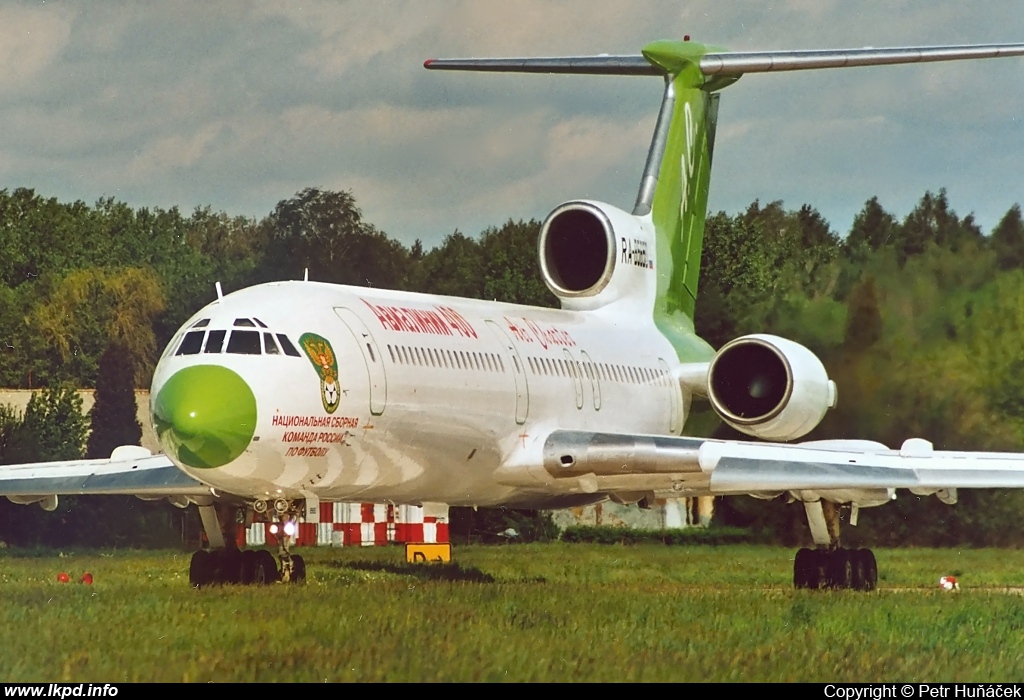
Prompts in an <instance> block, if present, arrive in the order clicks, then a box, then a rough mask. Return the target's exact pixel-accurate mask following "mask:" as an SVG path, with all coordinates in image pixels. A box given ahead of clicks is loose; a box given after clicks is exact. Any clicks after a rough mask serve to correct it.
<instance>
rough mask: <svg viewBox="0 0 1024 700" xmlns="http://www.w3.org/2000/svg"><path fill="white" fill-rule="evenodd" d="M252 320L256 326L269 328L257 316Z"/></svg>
mask: <svg viewBox="0 0 1024 700" xmlns="http://www.w3.org/2000/svg"><path fill="white" fill-rule="evenodd" d="M252 320H253V321H255V322H256V325H257V326H259V327H260V328H266V327H267V324H265V323H264V322H263V321H261V320H259V319H258V318H256V317H255V316H253V317H252Z"/></svg>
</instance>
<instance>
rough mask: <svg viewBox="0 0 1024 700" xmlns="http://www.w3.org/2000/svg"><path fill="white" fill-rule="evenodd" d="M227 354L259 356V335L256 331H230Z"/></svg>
mask: <svg viewBox="0 0 1024 700" xmlns="http://www.w3.org/2000/svg"><path fill="white" fill-rule="evenodd" d="M235 323H237V321H236V322H235ZM228 352H230V353H234V354H235V355H259V354H260V334H259V333H258V332H257V331H232V332H231V340H229V341H228Z"/></svg>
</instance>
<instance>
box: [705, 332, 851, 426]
mask: <svg viewBox="0 0 1024 700" xmlns="http://www.w3.org/2000/svg"><path fill="white" fill-rule="evenodd" d="M707 381H708V399H709V400H710V401H711V405H712V407H713V408H714V409H715V411H716V412H717V413H718V415H719V416H721V418H722V420H723V421H725V422H726V423H727V424H729V425H730V426H732V427H733V428H735V429H736V430H739V431H740V432H742V433H745V434H747V435H752V436H754V437H757V438H761V439H763V440H795V439H797V438H800V437H803V436H804V435H806V434H807V433H809V432H811V430H813V429H814V427H815V426H817V425H818V423H820V422H821V420H822V418H824V417H825V412H826V411H827V410H828V409H830V408H835V405H836V399H837V395H836V394H837V392H836V385H835V382H833V381H832V380H830V379H829V378H828V373H827V372H826V371H825V367H824V366H823V365H822V364H821V360H819V359H818V357H817V356H816V355H815V354H814V353H813V352H811V351H810V350H808V349H807V348H805V347H804V346H803V345H800V344H799V343H794V342H793V341H791V340H786V339H785V338H779V337H777V336H774V335H747V336H743V337H742V338H736V339H735V340H732V341H730V342H728V343H726V344H725V345H723V346H722V348H721V349H720V350H719V351H718V353H717V354H716V355H715V357H714V359H713V360H712V361H711V364H710V366H709V368H708V379H707Z"/></svg>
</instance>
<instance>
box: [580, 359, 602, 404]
mask: <svg viewBox="0 0 1024 700" xmlns="http://www.w3.org/2000/svg"><path fill="white" fill-rule="evenodd" d="M580 357H582V358H583V366H584V367H586V368H587V375H588V376H589V377H590V393H591V394H592V395H593V396H594V410H595V411H600V410H601V379H600V377H598V376H597V365H595V364H594V361H593V360H592V359H590V353H588V352H587V351H586V350H580Z"/></svg>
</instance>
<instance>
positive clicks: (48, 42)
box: [0, 5, 75, 91]
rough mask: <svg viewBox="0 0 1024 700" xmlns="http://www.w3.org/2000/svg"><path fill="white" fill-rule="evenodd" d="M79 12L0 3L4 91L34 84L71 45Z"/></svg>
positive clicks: (0, 77) (1, 84)
mask: <svg viewBox="0 0 1024 700" xmlns="http://www.w3.org/2000/svg"><path fill="white" fill-rule="evenodd" d="M74 14H75V12H74V11H73V10H70V11H69V10H67V8H65V11H64V12H60V11H59V10H58V8H56V7H49V8H47V7H27V6H24V5H5V6H0V66H3V70H0V91H7V90H11V89H14V88H21V87H25V86H30V85H32V83H33V81H35V80H37V79H39V78H40V77H41V76H42V75H43V73H44V71H45V70H46V69H47V68H49V67H50V66H51V65H52V64H53V63H54V61H55V60H56V59H57V57H58V56H59V55H60V52H61V51H62V50H63V49H64V48H65V47H66V46H67V43H68V39H69V37H70V35H71V23H72V20H73V17H74Z"/></svg>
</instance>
